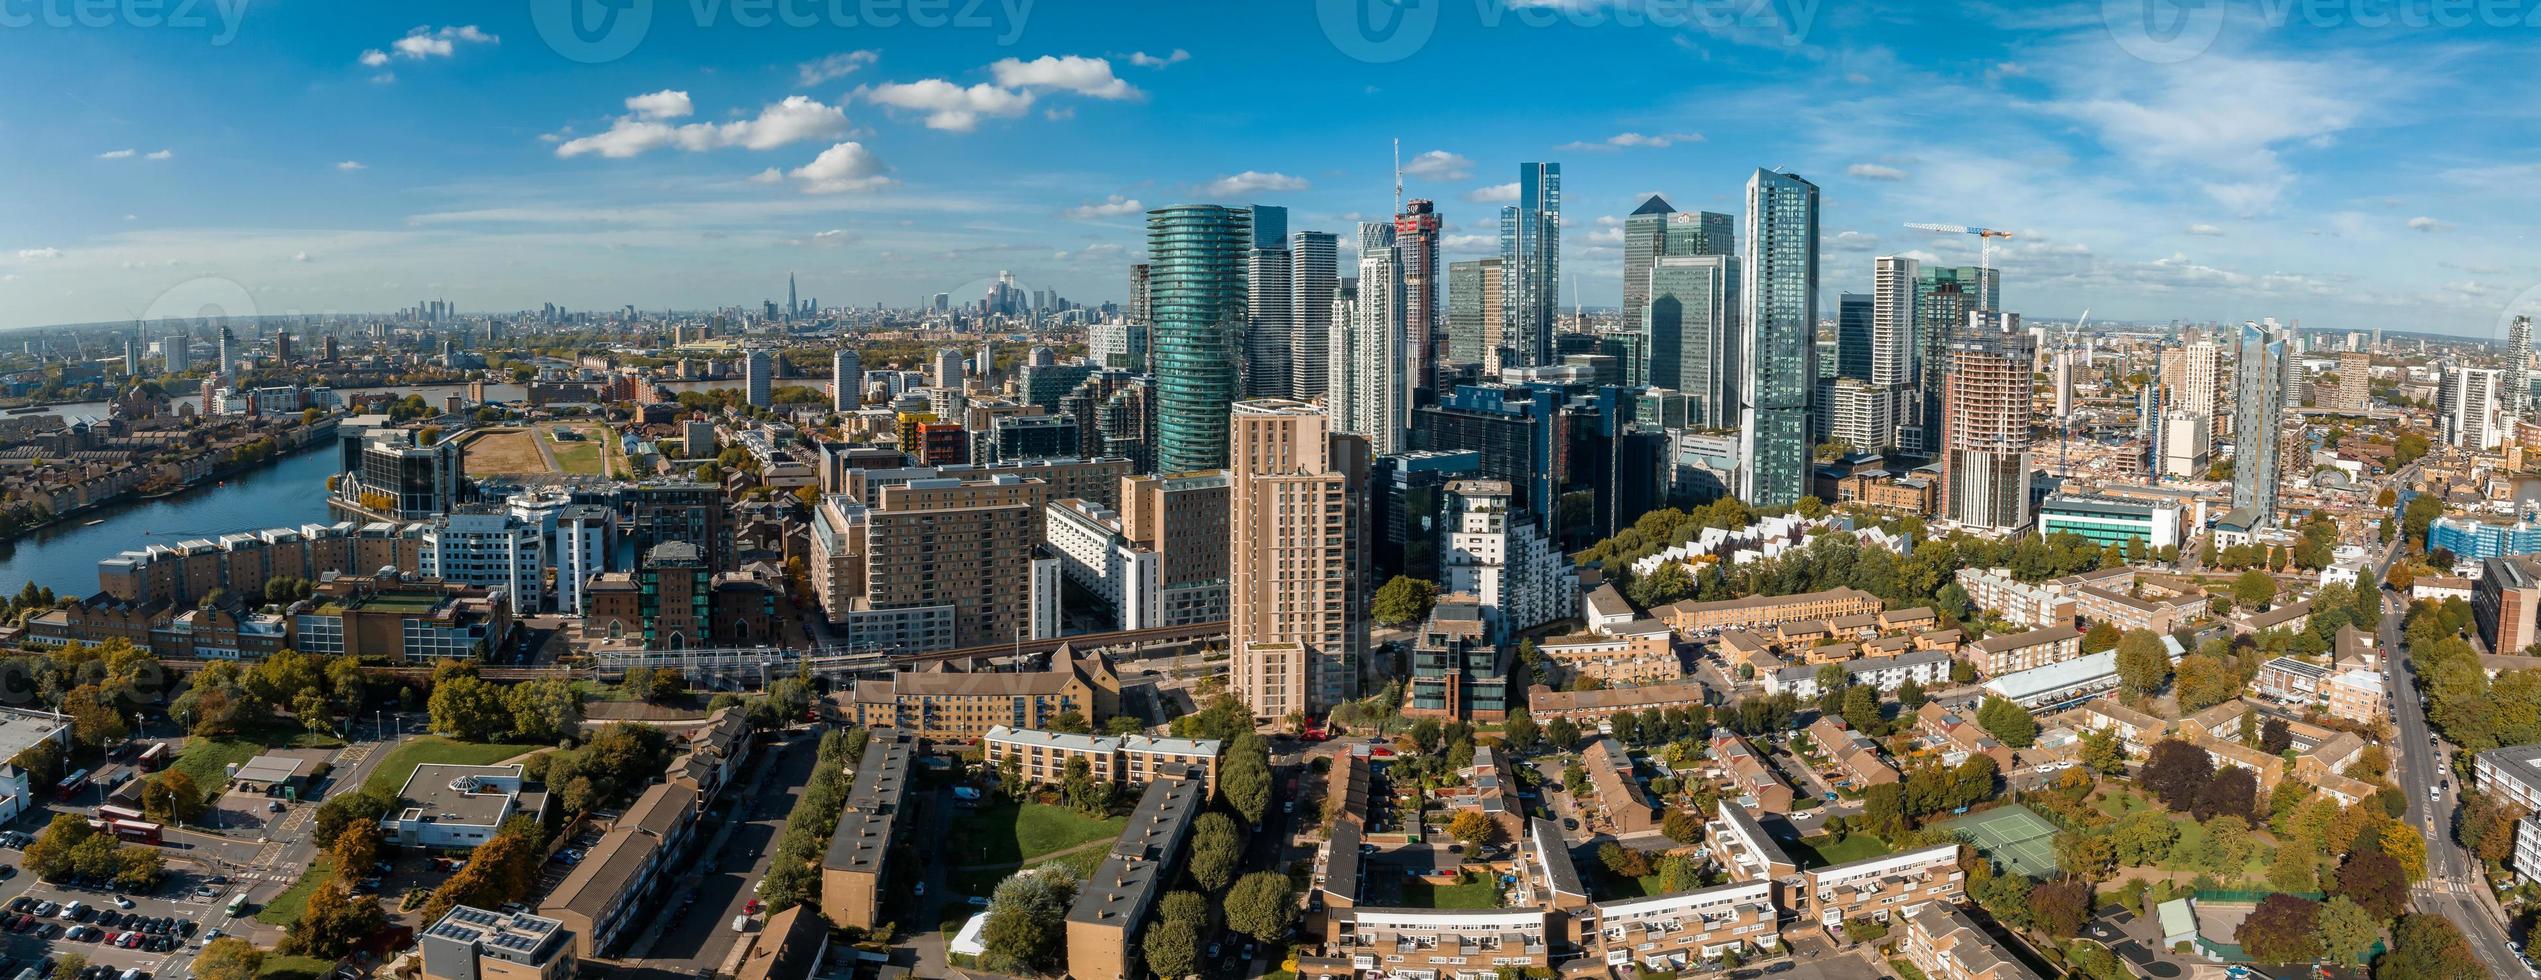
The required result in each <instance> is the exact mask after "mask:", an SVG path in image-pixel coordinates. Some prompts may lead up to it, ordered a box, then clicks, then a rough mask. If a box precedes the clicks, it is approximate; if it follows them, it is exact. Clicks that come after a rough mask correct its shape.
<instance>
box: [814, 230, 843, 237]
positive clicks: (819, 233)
mask: <svg viewBox="0 0 2541 980" xmlns="http://www.w3.org/2000/svg"><path fill="white" fill-rule="evenodd" d="M846 234H847V233H846V232H845V231H841V230H839V229H836V228H832V229H830V230H828V231H816V232H813V233H812V237H813V238H839V237H842V236H844V235H846Z"/></svg>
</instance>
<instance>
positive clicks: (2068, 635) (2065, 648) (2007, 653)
mask: <svg viewBox="0 0 2541 980" xmlns="http://www.w3.org/2000/svg"><path fill="white" fill-rule="evenodd" d="M1967 651H1968V663H1969V664H1971V665H1973V666H1974V667H1975V668H1976V672H1977V673H1979V674H1983V675H1985V676H1988V677H1991V676H1994V675H1996V674H2008V673H2011V672H2013V671H2019V670H2031V669H2034V668H2038V667H2044V666H2047V665H2048V664H2053V663H2061V662H2063V661H2067V660H2071V659H2073V658H2075V657H2079V656H2081V655H2082V631H2081V630H2078V629H2075V628H2073V625H2072V624H2070V623H2058V624H2056V625H2054V626H2047V627H2042V628H2039V629H2034V630H2030V631H2029V632H2026V633H2006V634H2002V635H1999V636H1989V637H1986V638H1985V639H1982V640H1978V641H1976V642H1975V643H1974V644H1971V645H1969V646H1968V648H1967Z"/></svg>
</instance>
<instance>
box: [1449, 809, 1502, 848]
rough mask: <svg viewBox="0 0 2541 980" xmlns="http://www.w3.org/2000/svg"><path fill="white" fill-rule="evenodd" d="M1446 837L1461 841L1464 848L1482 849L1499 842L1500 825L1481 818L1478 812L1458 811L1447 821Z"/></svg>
mask: <svg viewBox="0 0 2541 980" xmlns="http://www.w3.org/2000/svg"><path fill="white" fill-rule="evenodd" d="M1447 835H1448V836H1450V837H1453V838H1455V839H1457V840H1460V841H1463V842H1464V843H1465V846H1466V847H1484V846H1487V845H1491V844H1497V843H1499V842H1500V836H1501V834H1500V823H1499V821H1496V820H1493V819H1491V818H1490V817H1486V816H1483V815H1482V811H1480V810H1460V811H1457V813H1456V816H1455V818H1454V819H1452V820H1449V821H1447Z"/></svg>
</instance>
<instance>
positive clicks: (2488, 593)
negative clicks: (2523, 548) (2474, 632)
mask: <svg viewBox="0 0 2541 980" xmlns="http://www.w3.org/2000/svg"><path fill="white" fill-rule="evenodd" d="M2470 612H2471V619H2472V621H2473V622H2476V623H2477V624H2478V625H2479V639H2480V642H2481V643H2483V644H2485V645H2486V646H2487V647H2488V649H2490V650H2494V651H2497V652H2500V653H2523V652H2524V648H2526V647H2529V646H2531V645H2533V644H2534V643H2535V642H2541V621H2537V620H2541V562H2536V561H2534V560H2533V559H2530V558H2490V559H2488V560H2486V561H2483V562H2481V563H2480V576H2479V578H2478V580H2476V581H2474V582H2472V583H2471V594H2470Z"/></svg>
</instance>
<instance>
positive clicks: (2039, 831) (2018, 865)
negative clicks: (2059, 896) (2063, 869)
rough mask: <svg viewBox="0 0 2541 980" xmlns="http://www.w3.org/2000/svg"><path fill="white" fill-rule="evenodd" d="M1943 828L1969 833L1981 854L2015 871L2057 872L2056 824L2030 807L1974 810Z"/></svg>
mask: <svg viewBox="0 0 2541 980" xmlns="http://www.w3.org/2000/svg"><path fill="white" fill-rule="evenodd" d="M1941 829H1943V830H1947V831H1951V832H1953V833H1963V834H1966V835H1967V838H1968V842H1969V843H1970V844H1973V845H1975V846H1976V849H1977V851H1978V852H1979V853H1982V854H1984V855H1985V856H1986V857H1989V858H1993V859H1994V860H1996V861H2000V862H2002V863H2003V865H2004V866H2005V867H2008V868H2010V869H2011V870H2012V871H2013V872H2014V873H2016V874H2020V875H2024V876H2027V877H2030V878H2046V877H2048V876H2051V875H2053V874H2055V873H2056V826H2055V825H2054V824H2051V823H2048V822H2047V818H2045V817H2042V816H2039V815H2038V814H2037V812H2035V811H2033V810H2031V809H2030V808H2028V807H2025V806H2017V805H2015V806H2007V807H1998V808H1995V809H1992V810H1987V811H1985V812H1983V813H1971V814H1969V815H1967V816H1964V817H1960V818H1958V819H1956V820H1952V821H1950V822H1948V823H1945V824H1942V825H1941Z"/></svg>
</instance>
